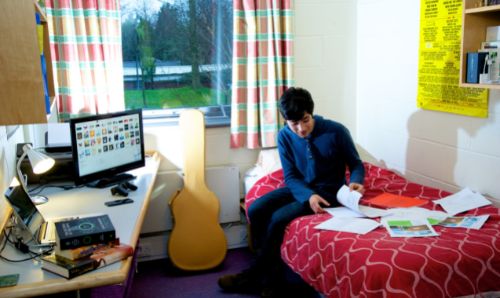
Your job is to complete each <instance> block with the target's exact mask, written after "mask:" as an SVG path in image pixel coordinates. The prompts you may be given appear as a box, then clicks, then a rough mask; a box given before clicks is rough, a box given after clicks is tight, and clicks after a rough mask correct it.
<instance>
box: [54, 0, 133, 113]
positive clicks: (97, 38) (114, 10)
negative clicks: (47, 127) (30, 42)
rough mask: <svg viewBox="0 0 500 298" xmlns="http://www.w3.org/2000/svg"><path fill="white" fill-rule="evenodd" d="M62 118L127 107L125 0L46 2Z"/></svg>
mask: <svg viewBox="0 0 500 298" xmlns="http://www.w3.org/2000/svg"><path fill="white" fill-rule="evenodd" d="M45 6H46V14H47V19H48V20H47V21H48V24H49V32H50V35H51V36H50V43H51V54H52V60H53V66H54V72H55V76H56V78H57V79H56V84H57V86H56V100H57V106H58V112H59V120H60V121H65V120H68V119H69V118H71V117H75V116H81V115H91V114H103V113H108V112H113V111H120V110H123V109H124V108H125V104H124V97H123V96H124V95H123V66H122V65H123V64H122V48H121V20H120V5H119V0H46V1H45Z"/></svg>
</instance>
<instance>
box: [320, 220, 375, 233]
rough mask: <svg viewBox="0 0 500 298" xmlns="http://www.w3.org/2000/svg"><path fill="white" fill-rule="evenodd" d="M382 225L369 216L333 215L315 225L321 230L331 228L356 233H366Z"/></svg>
mask: <svg viewBox="0 0 500 298" xmlns="http://www.w3.org/2000/svg"><path fill="white" fill-rule="evenodd" d="M378 226H380V223H378V222H376V221H374V220H372V219H367V218H355V217H351V218H342V217H332V218H330V219H329V220H327V221H324V222H322V223H320V224H319V225H317V226H315V228H316V229H320V230H331V231H340V232H349V233H356V234H366V233H368V232H370V231H372V230H374V229H376V228H377V227H378Z"/></svg>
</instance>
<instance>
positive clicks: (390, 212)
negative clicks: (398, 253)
mask: <svg viewBox="0 0 500 298" xmlns="http://www.w3.org/2000/svg"><path fill="white" fill-rule="evenodd" d="M361 197H362V195H361V194H360V193H359V192H356V191H350V190H349V188H348V187H347V186H345V185H344V186H342V188H341V189H340V190H339V192H338V193H337V199H338V201H339V203H341V204H342V205H343V207H336V208H325V211H326V212H328V213H329V214H331V215H332V216H333V217H332V218H331V219H328V220H326V221H324V222H322V223H321V224H319V225H317V226H315V228H316V229H322V230H332V231H340V232H350V233H357V234H366V233H368V232H370V231H372V230H374V229H376V228H377V227H379V226H381V225H382V226H384V227H385V228H386V229H387V231H388V232H389V234H390V235H391V236H392V237H428V236H437V235H439V234H437V233H436V231H435V230H434V229H433V228H432V225H437V224H439V225H441V226H445V227H453V228H468V229H480V228H481V227H482V226H483V224H484V223H485V222H486V220H488V215H482V216H466V217H456V216H454V215H455V214H458V213H461V212H465V211H468V210H471V209H474V208H478V207H482V206H486V205H490V204H491V202H490V201H488V200H487V199H486V198H484V197H483V196H482V195H481V194H478V193H475V192H473V191H471V190H470V189H468V188H466V189H464V190H462V191H460V192H458V193H455V194H453V195H450V196H448V197H446V198H443V199H440V200H435V201H434V203H436V204H440V205H441V206H442V207H443V209H444V210H445V211H446V212H442V211H436V210H429V209H425V208H420V207H411V206H419V205H422V202H423V203H427V201H426V200H422V199H418V198H410V197H402V196H397V195H392V194H388V193H386V194H383V195H380V196H377V197H376V198H374V199H373V200H371V201H370V202H372V203H373V201H374V200H375V201H376V202H377V205H386V206H398V207H402V206H406V207H407V208H391V209H378V208H371V207H367V206H362V205H359V201H360V199H361ZM366 217H369V218H375V217H382V219H381V223H379V222H377V221H375V220H372V219H368V218H366Z"/></svg>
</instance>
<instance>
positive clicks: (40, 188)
mask: <svg viewBox="0 0 500 298" xmlns="http://www.w3.org/2000/svg"><path fill="white" fill-rule="evenodd" d="M83 186H84V185H78V186H75V185H53V184H41V185H38V186H35V187H33V188H32V189H30V190H29V193H30V195H38V194H40V193H41V192H42V191H43V190H44V189H46V188H50V187H53V188H62V189H63V190H70V189H73V188H82V187H83Z"/></svg>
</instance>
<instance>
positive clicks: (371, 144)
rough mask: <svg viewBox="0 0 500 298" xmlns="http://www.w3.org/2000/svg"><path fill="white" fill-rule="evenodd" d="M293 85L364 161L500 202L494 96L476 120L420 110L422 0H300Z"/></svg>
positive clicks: (497, 96) (498, 118)
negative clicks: (346, 132) (339, 126)
mask: <svg viewBox="0 0 500 298" xmlns="http://www.w3.org/2000/svg"><path fill="white" fill-rule="evenodd" d="M295 7H296V13H295V14H296V18H295V20H296V23H295V29H296V39H295V55H296V68H295V75H296V85H297V86H302V87H305V88H307V89H309V90H310V91H311V93H312V95H313V97H314V99H315V101H316V103H317V107H318V108H317V109H316V113H317V114H321V115H323V116H326V117H329V118H332V119H334V120H338V121H340V122H342V123H344V124H345V125H346V126H347V127H348V128H349V129H350V131H351V133H352V135H353V137H354V138H355V141H356V142H357V144H358V146H359V150H360V153H361V154H362V156H363V159H365V160H368V161H372V162H374V163H377V164H379V165H382V166H384V167H387V168H389V169H392V170H396V171H397V172H399V173H400V174H403V175H404V176H406V177H407V178H408V179H410V180H411V181H415V182H419V183H422V184H426V185H429V186H435V187H440V188H443V189H446V190H449V191H456V190H458V189H461V188H463V187H466V186H468V187H471V188H472V189H475V190H478V191H480V192H482V193H484V194H487V195H490V196H492V197H494V198H496V199H500V187H498V186H497V185H498V182H499V181H500V170H499V169H500V104H499V101H500V92H499V91H491V92H490V103H489V117H488V118H487V119H480V118H474V117H466V116H460V115H455V114H449V113H443V112H434V111H428V110H421V109H418V108H417V107H416V97H417V72H418V45H419V26H420V23H419V22H420V20H419V18H420V1H418V0H312V1H310V0H296V1H295Z"/></svg>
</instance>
